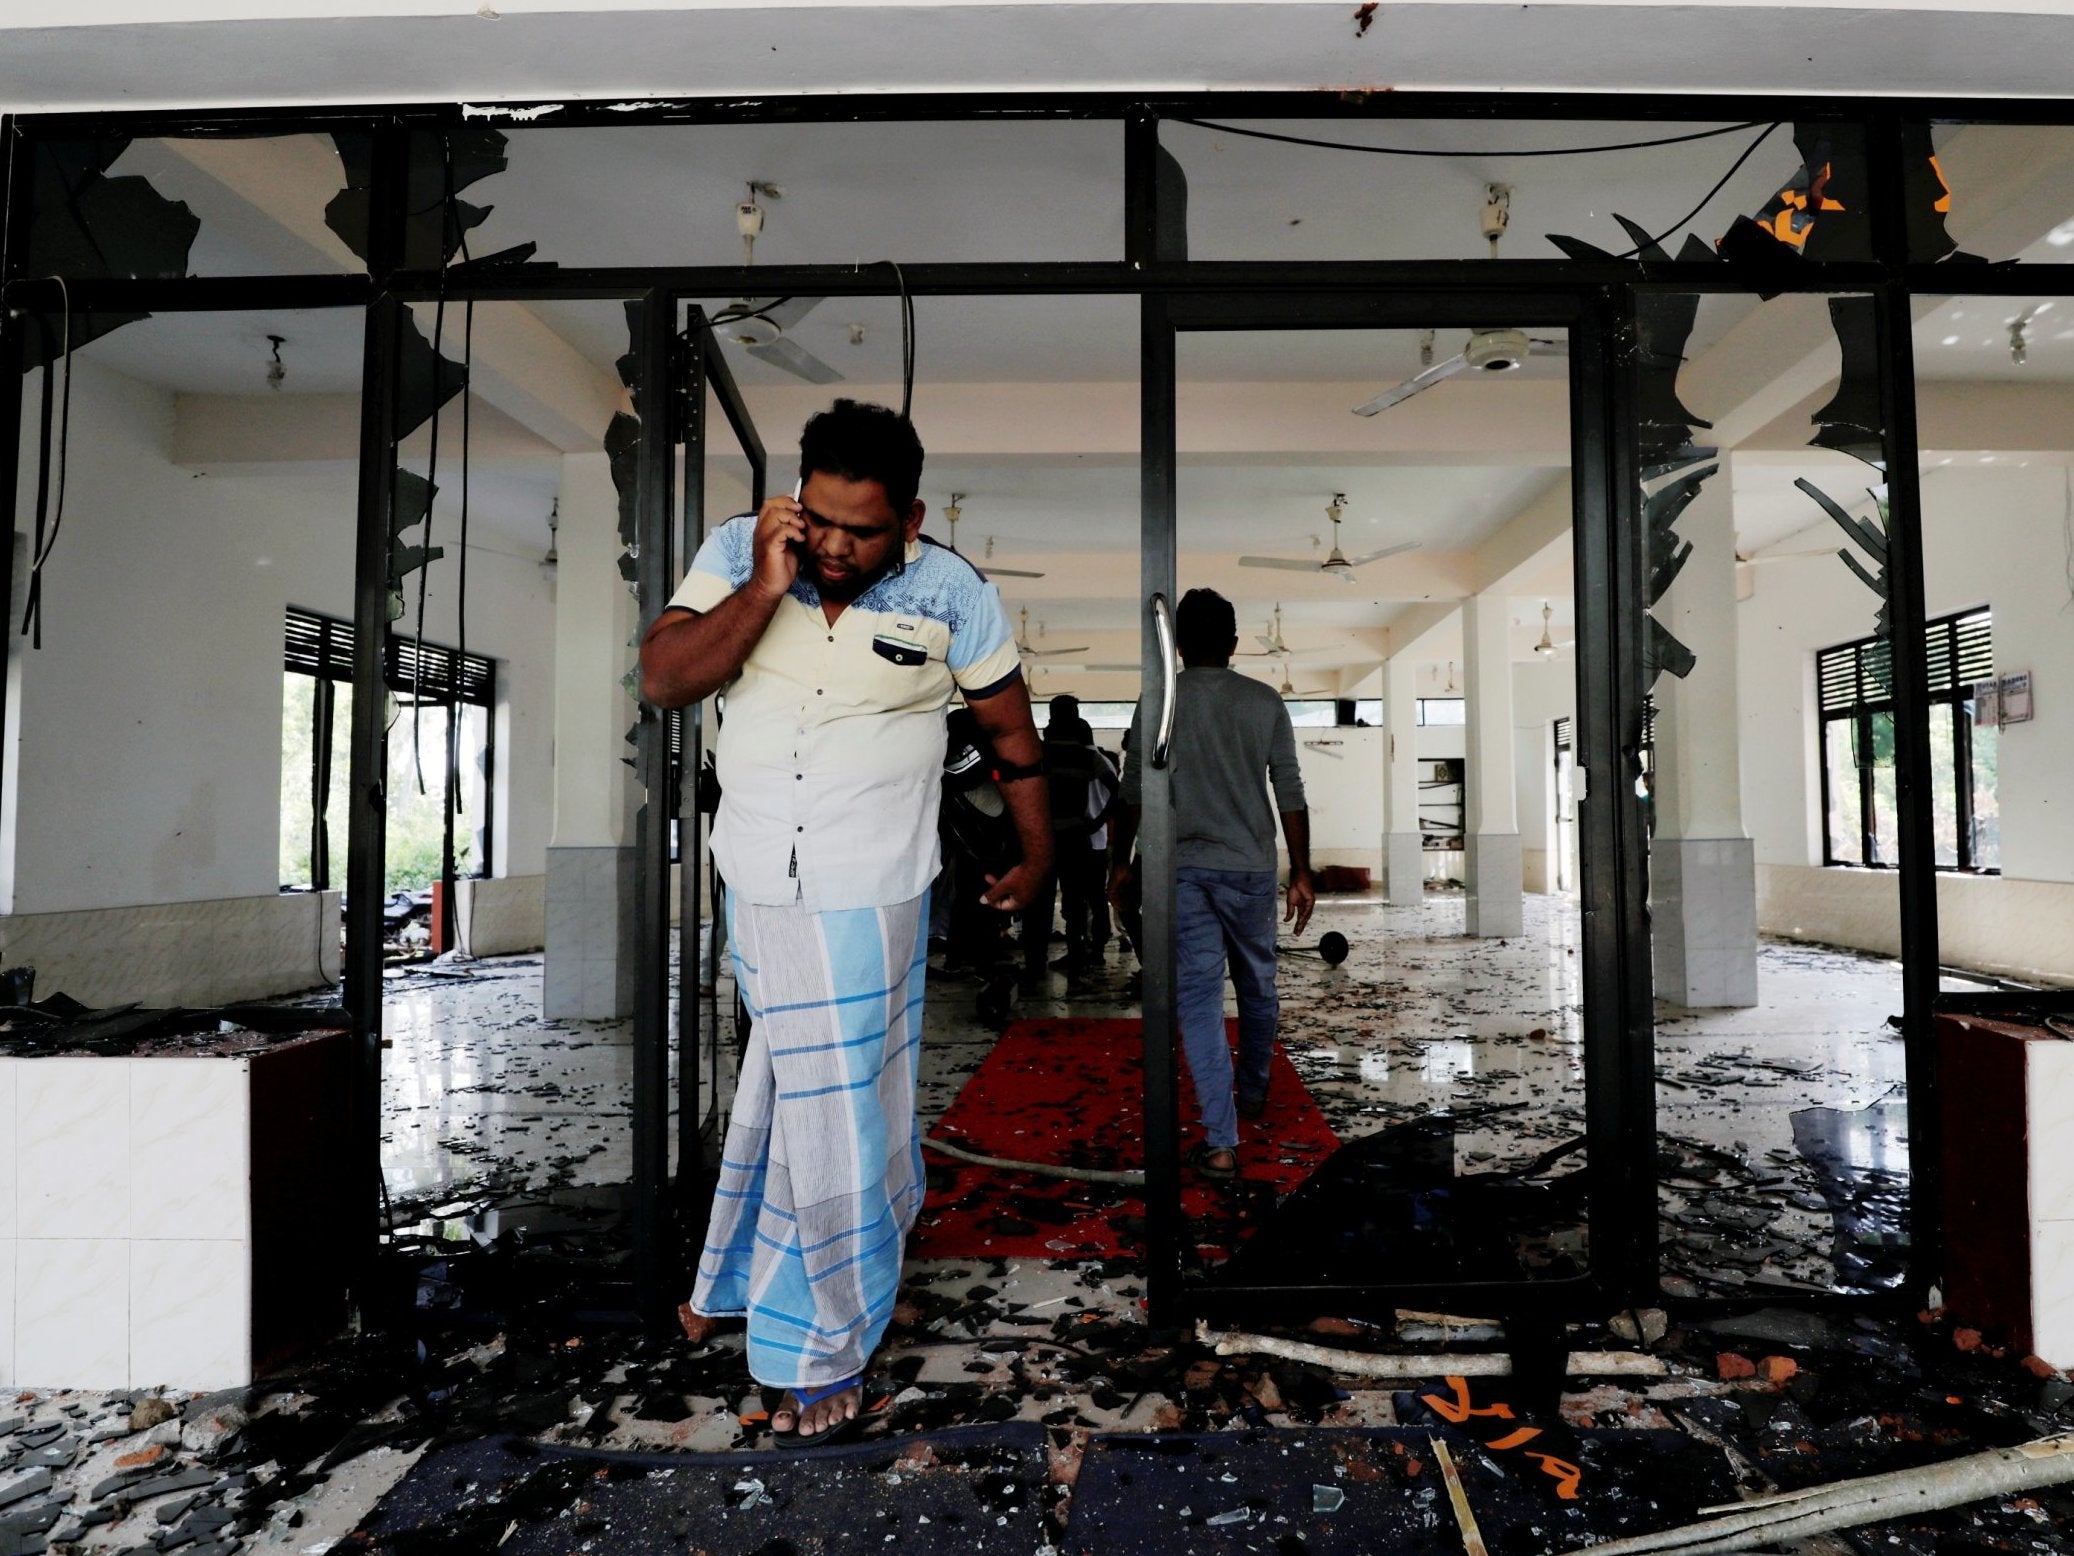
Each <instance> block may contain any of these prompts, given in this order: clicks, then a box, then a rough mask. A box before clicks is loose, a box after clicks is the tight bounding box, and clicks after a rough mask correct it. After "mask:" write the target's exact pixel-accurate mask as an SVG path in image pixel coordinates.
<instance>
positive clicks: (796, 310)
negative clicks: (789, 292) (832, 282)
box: [743, 297, 826, 335]
mask: <svg viewBox="0 0 2074 1556" xmlns="http://www.w3.org/2000/svg"><path fill="white" fill-rule="evenodd" d="M825 300H826V299H824V298H820V297H776V298H771V297H752V298H751V299H749V306H748V307H747V308H746V309H744V310H743V311H744V312H746V313H760V314H762V315H763V316H764V317H765V318H766V319H768V320H770V321H771V323H773V324H775V325H776V326H777V327H778V333H779V334H781V335H782V334H783V333H784V332H785V331H787V330H789V329H791V328H792V326H793V325H795V324H797V323H799V321H800V320H801V319H804V318H805V317H806V316H807V315H808V314H810V313H812V312H813V311H814V310H815V309H816V308H818V307H820V306H821V304H822V303H823V302H824V301H825Z"/></svg>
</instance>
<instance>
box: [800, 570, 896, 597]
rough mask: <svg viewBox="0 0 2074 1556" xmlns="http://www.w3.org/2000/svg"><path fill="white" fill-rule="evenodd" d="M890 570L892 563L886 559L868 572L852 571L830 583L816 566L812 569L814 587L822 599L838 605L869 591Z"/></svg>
mask: <svg viewBox="0 0 2074 1556" xmlns="http://www.w3.org/2000/svg"><path fill="white" fill-rule="evenodd" d="M892 570H893V564H892V563H891V562H890V561H888V562H886V563H884V564H883V565H882V566H880V567H878V568H876V569H874V570H873V571H871V572H869V573H860V572H854V571H853V572H852V573H851V574H850V575H849V576H848V577H847V578H844V579H841V580H839V581H838V582H835V583H830V582H829V581H828V580H827V579H825V578H823V577H822V576H821V570H820V569H819V568H818V567H817V568H815V569H814V587H815V588H816V589H818V590H820V592H821V598H822V599H824V600H833V601H835V602H836V603H837V604H838V605H848V604H849V603H850V602H851V601H853V600H855V599H857V598H858V597H859V596H860V595H863V594H865V593H866V592H867V591H869V590H870V588H871V586H872V585H873V584H875V583H877V582H878V581H879V580H880V579H881V578H883V577H885V576H886V575H887V574H888V573H890V572H891V571H892Z"/></svg>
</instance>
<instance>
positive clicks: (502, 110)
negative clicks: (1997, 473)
mask: <svg viewBox="0 0 2074 1556" xmlns="http://www.w3.org/2000/svg"><path fill="white" fill-rule="evenodd" d="M1880 101H1881V102H1882V103H1884V104H1890V105H1891V106H1892V109H1893V111H1894V112H1895V113H1896V114H1897V115H1898V116H1900V117H1901V118H1904V119H1913V120H1918V121H1935V122H1944V123H1949V122H1958V121H1966V122H1973V123H1982V124H2041V125H2061V124H2066V123H2068V122H2070V121H2074V102H2069V101H2068V100H2066V99H2064V98H2015V97H1921V96H1906V97H1894V98H1883V99H1881V100H1880ZM1866 106H1867V105H1866V102H1865V101H1864V100H1854V99H1852V98H1848V97H1839V96H1829V95H1824V96H1806V95H1772V94H1768V93H1762V94H1761V93H1722V92H1708V93H1691V94H1686V93H1665V92H1622V93H1620V94H1618V95H1617V96H1614V95H1611V94H1608V93H1604V92H1586V91H1567V92H1566V91H1544V92H1510V91H1507V92H1492V91H1401V92H1373V93H1352V92H1344V91H1297V90H1274V91H1258V92H1256V91H1245V90H1226V91H1205V92H1161V93H1145V92H1132V91H1071V92H1031V93H1026V94H1010V93H994V92H990V93H987V94H985V95H984V96H973V95H970V94H966V93H956V92H905V93H883V94H880V93H872V94H862V93H821V94H813V95H800V96H775V95H764V96H754V97H741V96H738V97H711V96H703V97H680V98H659V99H655V100H652V101H646V102H642V103H638V104H630V103H623V102H618V101H614V100H608V99H605V98H597V99H589V100H579V101H560V102H557V101H552V100H547V99H543V100H541V101H538V102H524V101H515V102H509V103H504V104H497V105H491V106H487V107H485V106H481V105H475V104H465V105H464V104H461V103H417V104H409V105H390V104H352V105H337V106H327V107H321V108H312V107H308V106H293V107H281V108H172V109H151V110H145V111H142V112H138V113H110V112H106V111H94V112H66V111H56V112H48V113H40V114H33V115H23V116H22V118H23V121H24V123H25V124H26V125H28V126H29V127H31V129H32V130H33V132H34V133H35V134H37V135H39V136H51V137H65V136H74V137H78V136H90V135H96V134H107V133H111V132H113V133H121V134H128V135H133V136H140V137H141V136H164V135H220V134H251V133H253V132H254V131H255V130H256V131H261V132H263V133H266V134H273V135H294V134H328V133H330V132H332V131H334V130H340V129H368V128H371V127H372V126H373V125H375V124H376V123H379V122H386V121H389V120H391V119H394V120H397V121H401V122H405V123H408V124H409V125H410V126H411V127H412V128H415V129H438V128H441V127H453V126H457V125H461V124H464V123H483V122H488V123H490V124H492V125H497V124H500V123H501V124H507V125H511V124H519V123H523V124H524V125H525V126H526V128H527V132H528V133H542V132H545V131H547V130H552V129H557V128H561V129H573V128H579V127H583V126H596V125H611V126H613V127H615V128H621V127H633V126H642V125H664V124H683V125H702V124H865V123H884V122H889V121H902V120H905V121H914V122H943V121H972V122H982V123H984V122H995V123H1000V122H1011V123H1012V122H1018V121H1046V120H1070V119H1123V118H1126V117H1129V116H1130V115H1132V114H1134V113H1141V114H1146V115H1150V116H1152V117H1155V118H1162V119H1183V118H1207V119H1219V120H1230V121H1238V122H1243V121H1245V120H1248V119H1309V120H1317V121H1330V122H1333V123H1337V124H1359V123H1364V122H1376V123H1388V122H1392V121H1396V120H1423V119H1464V120H1469V121H1481V122H1491V121H1499V122H1504V123H1510V124H1518V125H1520V126H1522V127H1523V128H1524V127H1527V126H1530V125H1531V124H1532V123H1533V122H1534V121H1535V120H1551V121H1557V122H1561V121H1565V120H1587V121H1589V120H1598V121H1603V120H1605V119H1606V118H1607V116H1608V114H1609V111H1611V109H1613V108H1616V107H1617V108H1618V110H1619V113H1620V116H1621V117H1622V118H1623V119H1627V120H1632V121H1648V122H1654V123H1659V124H1661V125H1662V127H1663V130H1664V133H1665V134H1666V135H1675V134H1678V133H1680V131H1681V130H1682V129H1684V128H1686V127H1688V126H1691V125H1699V124H1708V125H1713V124H1733V123H1749V124H1752V125H1757V124H1764V123H1770V122H1774V121H1777V122H1782V123H1783V122H1797V121H1816V120H1820V121H1826V122H1839V121H1848V120H1850V119H1853V118H1856V117H1858V116H1860V115H1862V114H1863V113H1864V112H1865V111H1866Z"/></svg>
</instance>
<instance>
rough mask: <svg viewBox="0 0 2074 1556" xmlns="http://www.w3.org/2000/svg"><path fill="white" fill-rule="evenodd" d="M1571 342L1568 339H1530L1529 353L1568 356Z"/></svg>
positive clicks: (1533, 354) (1530, 354) (1535, 355)
mask: <svg viewBox="0 0 2074 1556" xmlns="http://www.w3.org/2000/svg"><path fill="white" fill-rule="evenodd" d="M1569 354H1570V343H1569V342H1568V341H1567V340H1530V341H1528V342H1527V355H1528V356H1530V357H1567V356H1568V355H1569Z"/></svg>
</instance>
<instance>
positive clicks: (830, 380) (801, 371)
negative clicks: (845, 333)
mask: <svg viewBox="0 0 2074 1556" xmlns="http://www.w3.org/2000/svg"><path fill="white" fill-rule="evenodd" d="M749 355H750V356H752V357H757V358H759V359H761V360H762V361H765V362H768V363H770V364H771V366H773V367H782V368H783V369H785V371H786V372H788V373H791V374H793V375H794V376H795V377H799V378H804V379H805V380H806V381H807V382H808V383H810V384H839V383H841V382H842V381H843V375H842V374H840V373H838V372H837V371H836V370H835V369H834V368H832V367H830V366H829V365H828V364H827V363H826V362H823V361H822V360H821V359H820V358H819V357H817V356H815V355H814V354H813V352H811V351H809V350H807V349H806V348H805V347H804V346H802V345H800V344H799V342H797V341H794V340H788V339H786V337H784V336H783V335H780V336H779V337H778V338H777V339H776V340H774V341H772V342H771V343H770V344H769V345H767V346H751V347H750V348H749Z"/></svg>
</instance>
